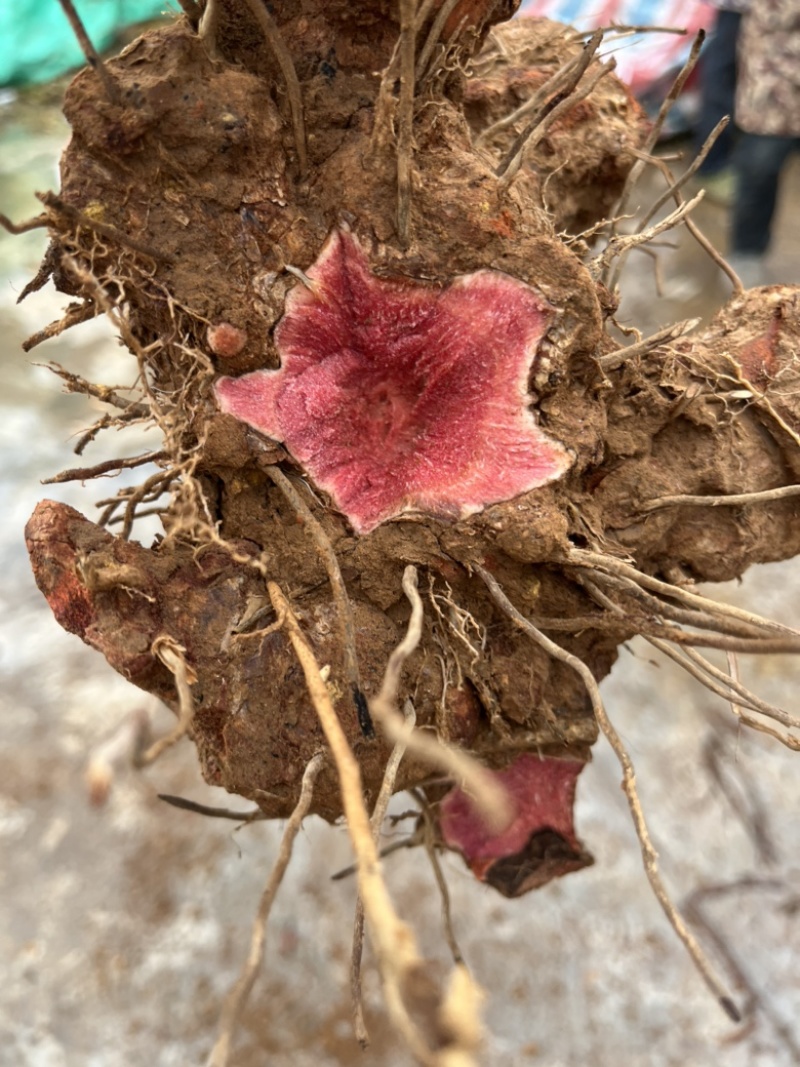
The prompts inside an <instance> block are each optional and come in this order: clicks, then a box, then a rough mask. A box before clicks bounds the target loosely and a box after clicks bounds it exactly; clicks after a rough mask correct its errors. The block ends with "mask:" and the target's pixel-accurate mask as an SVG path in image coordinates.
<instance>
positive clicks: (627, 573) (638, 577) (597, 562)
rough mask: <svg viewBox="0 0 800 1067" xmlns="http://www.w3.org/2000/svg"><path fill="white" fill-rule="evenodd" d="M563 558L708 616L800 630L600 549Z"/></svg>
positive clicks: (795, 634) (776, 630)
mask: <svg viewBox="0 0 800 1067" xmlns="http://www.w3.org/2000/svg"><path fill="white" fill-rule="evenodd" d="M567 562H568V563H570V564H572V565H573V566H576V567H580V568H582V569H585V570H589V571H598V570H599V571H603V570H606V571H610V572H611V573H612V574H619V575H621V576H622V577H623V578H628V579H631V580H632V581H633V582H634V583H636V584H637V585H639V586H641V587H643V588H644V589H648V590H651V591H652V592H655V593H660V594H661V595H662V596H667V597H670V598H671V599H673V600H677V601H679V602H680V603H682V604H685V605H687V606H688V607H690V608H699V609H700V611H702V612H705V613H706V614H709V615H712V616H713V615H719V616H721V617H725V618H729V619H738V620H739V621H740V622H744V623H748V624H749V625H751V626H753V627H755V628H757V629H758V630H762V631H767V632H770V633H772V634H786V635H790V636H792V637H800V631H797V630H793V629H792V628H791V627H790V626H784V625H783V623H779V622H775V621H774V620H772V619H765V618H764V617H763V616H761V615H755V614H753V613H752V612H750V611H745V610H744V609H743V608H737V607H734V606H733V605H732V604H723V603H719V602H718V601H715V600H710V599H709V598H708V597H704V596H700V594H699V593H692V592H690V591H689V590H688V589H682V588H681V587H680V586H677V585H670V584H669V583H668V582H662V581H660V580H659V579H658V578H653V577H652V576H651V575H649V574H645V573H644V572H643V571H640V570H637V568H636V567H633V566H631V565H630V564H629V563H625V562H624V561H623V560H621V559H618V558H617V557H616V556H608V555H605V554H604V553H600V552H591V551H588V550H586V549H582V548H575V549H572V550H571V552H570V553H569V555H568V557H567Z"/></svg>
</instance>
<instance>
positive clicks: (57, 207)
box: [36, 0, 175, 263]
mask: <svg viewBox="0 0 800 1067" xmlns="http://www.w3.org/2000/svg"><path fill="white" fill-rule="evenodd" d="M62 2H63V0H62ZM36 195H37V197H38V198H39V200H41V202H42V203H43V204H44V205H45V207H49V208H50V210H51V211H53V212H55V213H56V214H58V215H63V216H64V218H65V219H67V220H68V221H69V222H71V223H72V224H73V225H74V226H75V228H76V229H78V228H79V227H83V229H85V230H90V231H91V232H92V233H97V234H99V235H100V236H101V237H107V238H108V239H109V241H113V242H114V243H115V244H118V245H122V247H123V248H130V249H131V251H133V252H138V253H139V254H140V255H143V256H147V258H148V259H152V260H153V261H154V262H155V263H173V262H174V261H175V260H174V256H172V255H171V254H170V253H169V252H162V251H160V249H157V248H151V247H150V245H146V244H143V243H142V242H141V241H137V240H136V238H134V237H129V236H128V235H127V234H126V233H125V232H124V231H123V230H119V229H117V227H116V226H109V224H108V223H106V222H100V220H99V219H93V218H91V216H89V215H87V214H85V213H84V212H83V211H79V210H78V208H76V207H73V205H72V204H68V203H67V202H66V200H62V199H61V197H60V196H56V194H55V193H50V192H48V193H37V194H36Z"/></svg>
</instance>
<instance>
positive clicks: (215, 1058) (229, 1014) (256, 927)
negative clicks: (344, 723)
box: [208, 752, 325, 1067]
mask: <svg viewBox="0 0 800 1067" xmlns="http://www.w3.org/2000/svg"><path fill="white" fill-rule="evenodd" d="M324 765H325V757H324V755H323V754H322V753H321V752H320V753H317V755H316V756H314V757H313V758H312V759H311V760H309V762H308V764H307V765H306V769H305V771H304V773H303V781H302V784H301V786H300V797H299V799H298V801H297V804H296V805H295V808H294V811H293V812H292V814H291V815H290V816H289V819H288V820H287V823H286V828H285V829H284V831H283V837H282V838H281V844H280V848H279V849H278V855H277V857H276V859H275V863H274V864H273V865H272V870H271V871H270V874H269V878H268V879H267V884H266V885H265V886H264V891H263V893H262V894H261V899H260V900H259V902H258V910H257V912H256V917H255V921H254V922H253V932H252V934H251V937H250V951H249V952H248V954H247V959H246V960H245V963H244V966H243V967H242V971H241V974H240V975H239V977H238V978H237V979H236V983H235V984H234V986H233V988H232V989H231V991H230V993H229V994H228V997H227V999H226V1001H225V1005H224V1007H223V1009H222V1012H221V1013H220V1020H219V1034H218V1036H217V1040H216V1043H215V1044H214V1048H213V1049H212V1051H211V1055H210V1056H209V1059H208V1067H227V1064H228V1062H229V1059H230V1051H231V1042H232V1040H233V1034H234V1030H235V1029H236V1025H237V1023H238V1021H239V1017H240V1015H241V1014H242V1010H243V1009H244V1006H245V1004H246V1003H247V998H248V997H249V995H250V990H251V989H252V988H253V984H254V982H255V980H256V978H257V976H258V972H259V970H260V969H261V964H262V962H263V959H264V945H265V942H266V937H267V922H268V920H269V914H270V911H271V910H272V905H273V903H274V901H275V897H276V896H277V894H278V889H279V888H280V885H281V882H282V881H283V876H284V875H285V873H286V868H287V867H288V866H289V862H290V860H291V858H292V849H293V847H294V841H295V838H296V837H297V834H298V832H299V830H300V827H301V826H302V824H303V819H304V818H305V817H306V815H307V814H308V809H309V808H310V807H311V801H312V798H313V796H314V784H315V782H316V780H317V777H318V775H319V773H320V771H321V770H322V768H323V766H324Z"/></svg>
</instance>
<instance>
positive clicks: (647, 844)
mask: <svg viewBox="0 0 800 1067" xmlns="http://www.w3.org/2000/svg"><path fill="white" fill-rule="evenodd" d="M475 570H476V572H477V573H478V574H479V575H480V577H481V578H482V579H483V581H484V583H485V584H486V587H487V588H488V590H489V592H490V594H491V597H492V600H494V602H495V604H496V605H497V606H498V608H499V609H500V610H501V611H502V612H503V613H504V614H505V615H507V616H508V618H509V619H511V621H512V622H513V623H514V624H515V625H516V626H518V627H519V628H520V629H521V630H523V631H524V632H525V633H526V634H528V636H529V637H530V638H532V639H533V641H535V642H536V644H538V645H539V646H540V647H541V648H543V649H545V651H546V652H547V653H548V654H549V655H551V656H552V657H553V658H554V659H557V660H560V661H561V662H562V663H565V664H567V666H569V667H571V668H572V669H573V670H574V671H576V672H577V673H578V674H579V675H580V677H581V679H582V680H583V682H584V685H585V686H586V690H587V692H588V694H589V698H590V699H591V702H592V708H593V709H594V714H595V717H596V719H597V724H598V726H599V727H600V729H601V730H602V732H603V734H604V736H605V738H606V740H607V741H608V743H609V744H610V745H611V748H612V749H613V751H614V755H615V756H616V757H617V760H618V762H619V765H620V767H621V768H622V788H623V790H624V791H625V796H626V798H627V801H628V807H629V808H630V811H631V817H632V819H633V824H634V826H635V828H636V836H637V837H638V839H639V845H640V847H641V850H642V861H643V863H644V869H645V874H646V875H647V880H648V881H649V882H650V886H651V888H652V890H653V893H654V895H655V897H656V900H658V902H659V904H660V905H661V908H662V910H663V912H664V914H665V915H666V917H667V920H668V922H669V924H670V926H672V928H673V930H674V931H675V933H676V934H677V935H678V937H679V938H680V940H681V941H682V942H683V944H684V945H685V947H686V950H687V952H688V953H689V955H690V957H691V959H692V962H693V963H694V965H695V967H696V968H697V970H698V971H699V973H700V975H701V976H702V978H703V980H704V981H705V983H706V985H707V986H708V987H709V989H710V990H711V992H712V993H713V994H714V996H715V997H716V998H717V1000H718V1001H719V1004H720V1006H721V1007H722V1009H723V1010H724V1011H725V1013H726V1014H727V1015H728V1017H729V1018H730V1019H732V1020H733V1021H734V1022H739V1021H740V1018H741V1016H740V1014H739V1010H738V1008H737V1007H736V1005H735V1003H734V1001H733V1000H732V998H731V996H730V994H729V993H728V992H727V990H726V989H725V986H724V984H723V983H722V981H721V980H720V979H719V978H718V977H717V975H716V973H715V971H714V969H713V967H712V965H711V963H710V961H709V960H708V958H707V956H706V954H705V952H704V951H703V949H702V947H701V945H700V943H699V942H698V941H697V939H696V938H695V936H694V935H693V934H692V932H691V930H689V928H688V926H687V925H686V923H685V921H684V919H683V917H682V916H681V914H680V912H679V911H678V909H677V908H676V907H675V905H674V904H673V902H672V900H671V898H670V896H669V893H668V892H667V889H666V887H665V885H664V883H663V882H662V880H661V875H660V873H659V870H658V856H657V853H656V850H655V848H654V847H653V843H652V841H651V840H650V833H649V831H648V829H647V823H646V822H645V818H644V813H643V812H642V806H641V803H640V801H639V794H638V791H637V789H636V775H635V772H634V769H633V764H632V762H631V758H630V756H629V755H628V751H627V749H626V748H625V746H624V744H623V743H622V739H621V738H620V736H619V734H618V733H617V731H616V730H615V729H614V726H613V725H612V723H611V720H610V719H609V718H608V714H607V713H606V710H605V707H604V705H603V701H602V698H601V696H600V690H599V688H598V686H597V682H596V681H595V678H594V675H593V674H592V672H591V671H590V669H589V668H588V667H587V666H586V664H585V663H584V662H583V661H582V660H580V659H578V657H577V656H574V655H572V653H570V652H567V651H566V650H565V649H563V648H561V646H560V645H557V644H556V643H555V642H554V641H551V640H550V639H549V638H548V637H545V635H544V634H543V633H542V632H541V631H540V630H537V629H536V627H535V626H534V625H533V624H532V623H530V622H528V620H527V619H526V618H525V617H524V616H523V615H521V614H520V613H519V612H518V611H517V609H516V608H515V607H514V605H513V604H512V603H511V602H510V600H509V599H508V597H507V596H506V595H505V593H504V592H503V590H502V589H501V587H500V586H499V584H498V583H497V581H496V580H495V579H494V578H493V577H492V576H491V574H489V572H488V571H486V570H484V568H483V567H479V566H477V565H476V566H475Z"/></svg>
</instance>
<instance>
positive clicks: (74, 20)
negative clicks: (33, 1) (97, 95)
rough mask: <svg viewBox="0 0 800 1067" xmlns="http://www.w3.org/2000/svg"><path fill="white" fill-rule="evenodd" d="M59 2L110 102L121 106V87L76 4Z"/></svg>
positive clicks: (66, 0)
mask: <svg viewBox="0 0 800 1067" xmlns="http://www.w3.org/2000/svg"><path fill="white" fill-rule="evenodd" d="M59 3H60V4H61V8H62V10H63V12H64V14H65V15H66V16H67V19H68V20H69V24H70V26H71V27H72V32H73V33H74V34H75V36H76V38H77V40H78V44H79V45H80V46H81V51H82V52H83V54H84V56H85V57H86V62H87V63H88V64H89V66H90V67H91V68H92V70H94V71H95V72H96V73H97V76H98V77H99V78H100V81H101V82H102V83H103V89H104V91H105V94H106V96H107V97H108V99H109V101H110V103H112V104H116V105H117V106H118V107H119V106H120V104H121V103H122V100H121V97H120V94H119V87H118V86H117V83H116V82H115V81H114V79H113V78H112V77H111V75H110V74H109V73H108V71H107V70H106V67H105V65H104V63H103V61H102V59H101V58H100V56H99V55H98V54H97V50H96V49H95V47H94V45H93V44H92V42H91V40H90V39H89V34H88V33H87V32H86V27H85V26H84V25H83V23H82V22H81V19H80V15H79V14H78V12H77V11H76V10H75V5H74V4H73V3H72V0H59Z"/></svg>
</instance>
